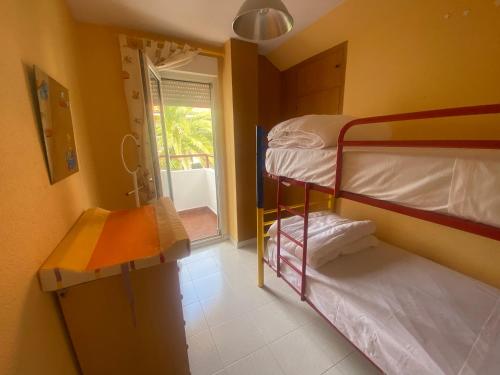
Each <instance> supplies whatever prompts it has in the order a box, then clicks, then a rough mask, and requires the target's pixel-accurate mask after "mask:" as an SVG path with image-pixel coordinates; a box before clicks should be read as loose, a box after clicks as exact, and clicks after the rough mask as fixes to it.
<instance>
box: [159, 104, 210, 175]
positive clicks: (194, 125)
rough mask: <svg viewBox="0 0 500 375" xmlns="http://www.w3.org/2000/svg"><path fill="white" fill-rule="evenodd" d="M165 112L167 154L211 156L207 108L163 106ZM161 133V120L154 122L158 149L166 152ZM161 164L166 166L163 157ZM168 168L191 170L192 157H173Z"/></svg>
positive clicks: (208, 110) (163, 153) (208, 112)
mask: <svg viewBox="0 0 500 375" xmlns="http://www.w3.org/2000/svg"><path fill="white" fill-rule="evenodd" d="M164 115H165V124H166V130H167V143H168V152H169V154H170V155H181V154H208V155H213V138H212V114H211V111H210V109H209V108H192V107H179V106H165V108H164ZM161 134H162V129H161V123H160V121H157V122H156V135H157V137H156V138H157V146H158V152H159V153H160V154H162V155H165V146H164V144H163V138H162V136H161ZM162 164H163V165H162V167H166V165H164V159H163V160H162ZM170 167H171V168H172V169H173V170H176V169H190V168H191V160H190V159H188V158H182V159H173V160H171V161H170Z"/></svg>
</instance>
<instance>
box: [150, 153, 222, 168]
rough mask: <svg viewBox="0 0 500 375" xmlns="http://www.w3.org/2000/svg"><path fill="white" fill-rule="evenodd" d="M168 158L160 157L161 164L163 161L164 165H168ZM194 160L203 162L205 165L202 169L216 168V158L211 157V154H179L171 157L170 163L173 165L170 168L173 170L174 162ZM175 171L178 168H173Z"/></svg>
mask: <svg viewBox="0 0 500 375" xmlns="http://www.w3.org/2000/svg"><path fill="white" fill-rule="evenodd" d="M166 158H167V156H166V155H160V163H161V161H163V163H161V164H163V165H165V164H164V163H166ZM192 158H200V160H203V163H201V164H202V167H204V168H213V167H214V156H213V155H210V154H177V155H169V159H170V162H171V165H170V167H171V168H172V167H173V166H172V161H173V160H182V159H192ZM173 169H174V170H175V169H178V168H173ZM181 169H184V168H181Z"/></svg>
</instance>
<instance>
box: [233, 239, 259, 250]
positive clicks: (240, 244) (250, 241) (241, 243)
mask: <svg viewBox="0 0 500 375" xmlns="http://www.w3.org/2000/svg"><path fill="white" fill-rule="evenodd" d="M231 242H232V243H233V245H234V247H236V248H237V249H241V248H242V247H245V246H250V245H256V244H257V238H256V237H254V238H250V239H248V240H245V241H238V242H236V243H235V241H233V240H231Z"/></svg>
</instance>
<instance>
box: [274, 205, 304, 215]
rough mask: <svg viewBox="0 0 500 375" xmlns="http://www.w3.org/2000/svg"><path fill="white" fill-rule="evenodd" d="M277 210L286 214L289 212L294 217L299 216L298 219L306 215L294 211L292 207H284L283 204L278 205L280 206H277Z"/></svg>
mask: <svg viewBox="0 0 500 375" xmlns="http://www.w3.org/2000/svg"><path fill="white" fill-rule="evenodd" d="M279 208H280V209H281V210H285V211H288V212H290V213H291V214H292V215H295V216H300V217H302V218H304V217H305V216H306V215H304V213H303V212H300V211H298V210H296V209H294V208H293V207H289V206H285V205H284V204H280V205H279Z"/></svg>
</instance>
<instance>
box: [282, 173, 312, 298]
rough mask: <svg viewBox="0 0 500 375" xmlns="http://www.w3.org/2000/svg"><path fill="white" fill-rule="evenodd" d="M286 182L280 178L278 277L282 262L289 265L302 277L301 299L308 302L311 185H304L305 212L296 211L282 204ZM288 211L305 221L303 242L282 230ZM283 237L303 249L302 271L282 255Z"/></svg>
mask: <svg viewBox="0 0 500 375" xmlns="http://www.w3.org/2000/svg"><path fill="white" fill-rule="evenodd" d="M285 184H286V182H285V181H284V179H283V177H281V176H279V177H278V189H277V206H278V207H277V210H276V216H277V233H276V234H277V235H276V275H277V276H278V277H281V261H283V262H284V263H285V264H287V265H288V266H289V267H290V268H291V269H292V270H294V271H295V272H297V273H298V274H299V275H300V277H301V284H300V299H301V300H302V301H305V300H306V295H305V293H306V264H307V233H308V226H309V193H310V184H309V183H307V182H306V183H304V185H303V186H304V209H303V211H299V210H296V209H295V208H292V207H290V206H286V205H284V204H282V187H283V186H286V185H285ZM282 210H284V211H287V212H289V213H290V214H292V215H295V216H300V217H302V219H303V220H304V234H303V240H302V242H300V241H299V240H297V239H296V238H293V237H292V236H291V235H289V234H288V233H286V232H284V231H283V230H281V211H282ZM281 236H284V237H286V238H287V239H288V240H290V241H292V242H293V243H295V244H296V245H297V246H299V247H301V248H302V269H301V270H300V269H298V268H297V267H296V266H295V265H294V264H292V262H290V261H289V260H288V259H286V258H285V257H284V256H282V255H281V249H280V245H281Z"/></svg>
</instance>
